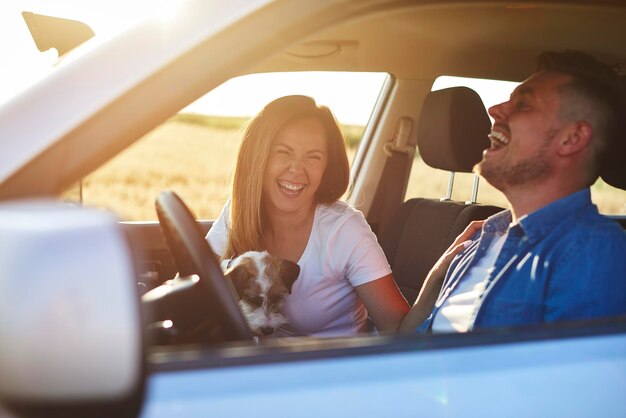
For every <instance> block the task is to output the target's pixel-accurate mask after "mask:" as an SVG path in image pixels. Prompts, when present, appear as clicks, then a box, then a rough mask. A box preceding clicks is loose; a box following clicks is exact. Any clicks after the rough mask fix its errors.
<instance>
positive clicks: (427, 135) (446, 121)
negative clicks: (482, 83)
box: [417, 87, 491, 173]
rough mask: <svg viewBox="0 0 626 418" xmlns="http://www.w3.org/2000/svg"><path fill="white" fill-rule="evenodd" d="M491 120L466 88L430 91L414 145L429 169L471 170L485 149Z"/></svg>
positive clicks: (476, 97) (478, 100)
mask: <svg viewBox="0 0 626 418" xmlns="http://www.w3.org/2000/svg"><path fill="white" fill-rule="evenodd" d="M490 130H491V120H490V119H489V115H487V111H486V110H485V105H484V104H483V102H482V100H481V99H480V96H479V95H478V93H476V92H475V91H474V90H472V89H469V88H467V87H451V88H447V89H443V90H437V91H432V92H430V93H428V96H426V100H424V105H423V107H422V114H421V117H420V123H419V125H418V130H417V146H418V149H419V152H420V155H421V157H422V159H423V160H424V162H425V163H426V164H428V165H429V166H431V167H433V168H438V169H441V170H447V171H455V172H464V173H470V172H472V168H473V167H474V165H475V164H476V163H478V162H479V161H480V160H481V159H482V155H483V150H485V149H486V148H489V146H490V142H489V138H488V135H489V131H490Z"/></svg>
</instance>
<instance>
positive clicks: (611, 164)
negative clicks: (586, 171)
mask: <svg viewBox="0 0 626 418" xmlns="http://www.w3.org/2000/svg"><path fill="white" fill-rule="evenodd" d="M623 83H624V85H625V87H624V90H626V78H624V81H623ZM623 95H624V96H626V92H624V93H623ZM616 120H617V128H616V132H617V135H615V136H614V137H613V140H612V141H610V142H609V146H608V148H607V149H606V152H605V155H604V160H603V161H602V163H601V167H600V177H602V180H604V181H605V182H606V183H608V184H610V185H611V186H613V187H617V188H618V189H623V190H626V133H625V131H626V97H625V98H623V99H622V102H621V104H620V105H619V108H618V112H617V116H616Z"/></svg>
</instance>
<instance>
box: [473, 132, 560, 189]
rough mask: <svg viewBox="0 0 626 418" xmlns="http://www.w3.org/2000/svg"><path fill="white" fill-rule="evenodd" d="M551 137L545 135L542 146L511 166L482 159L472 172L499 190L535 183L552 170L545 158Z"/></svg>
mask: <svg viewBox="0 0 626 418" xmlns="http://www.w3.org/2000/svg"><path fill="white" fill-rule="evenodd" d="M553 138H554V137H553V136H552V135H550V134H549V135H547V137H546V138H545V139H544V142H543V145H542V147H541V148H540V149H539V151H538V152H537V153H536V154H535V155H534V156H532V157H529V158H527V159H525V160H522V161H518V162H517V163H516V164H514V165H512V166H507V165H506V164H503V163H502V162H489V161H486V160H484V159H483V160H482V161H481V162H479V163H478V164H476V165H475V166H474V172H475V173H477V174H479V175H480V176H481V177H483V178H484V179H485V180H487V182H488V183H489V184H491V185H492V186H493V187H495V188H496V189H498V190H500V191H501V192H504V191H506V190H507V189H509V188H510V187H518V186H522V185H528V184H531V183H536V182H537V180H540V179H542V178H545V177H546V176H548V175H549V174H550V173H551V172H552V165H551V164H550V161H549V160H548V158H547V149H548V146H549V145H550V143H551V142H552V139H553Z"/></svg>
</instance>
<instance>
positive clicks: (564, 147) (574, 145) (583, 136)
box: [557, 122, 593, 157]
mask: <svg viewBox="0 0 626 418" xmlns="http://www.w3.org/2000/svg"><path fill="white" fill-rule="evenodd" d="M592 134H593V128H592V127H591V124H590V123H589V122H575V123H573V124H572V125H571V127H569V129H568V131H567V132H566V135H565V136H564V137H563V138H562V139H561V142H560V143H559V147H558V150H557V153H558V155H559V156H561V157H567V156H570V155H574V154H576V153H578V152H580V151H582V150H583V149H585V148H586V147H587V146H588V145H589V143H590V142H591V136H592Z"/></svg>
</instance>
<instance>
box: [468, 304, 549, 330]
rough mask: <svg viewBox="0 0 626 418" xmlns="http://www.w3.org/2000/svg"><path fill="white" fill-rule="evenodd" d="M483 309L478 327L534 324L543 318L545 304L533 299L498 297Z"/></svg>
mask: <svg viewBox="0 0 626 418" xmlns="http://www.w3.org/2000/svg"><path fill="white" fill-rule="evenodd" d="M483 309H484V311H483V310H482V309H481V311H482V312H480V313H479V320H478V321H477V324H476V325H477V327H478V326H480V327H484V326H489V327H495V326H516V325H532V324H538V323H541V322H542V318H543V305H542V304H541V303H537V302H533V301H532V300H519V299H509V298H507V299H505V298H496V299H494V300H492V301H490V302H489V303H488V304H487V306H484V307H483Z"/></svg>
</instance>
